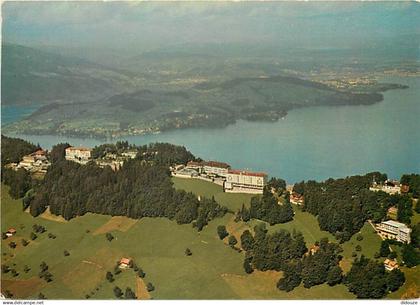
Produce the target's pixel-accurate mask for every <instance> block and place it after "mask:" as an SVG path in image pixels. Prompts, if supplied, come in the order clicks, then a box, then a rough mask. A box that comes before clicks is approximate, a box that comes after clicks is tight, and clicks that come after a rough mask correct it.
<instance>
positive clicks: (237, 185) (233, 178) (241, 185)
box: [223, 170, 267, 194]
mask: <svg viewBox="0 0 420 305" xmlns="http://www.w3.org/2000/svg"><path fill="white" fill-rule="evenodd" d="M266 184H267V174H265V173H258V172H249V171H243V170H228V173H227V174H226V181H225V183H224V184H223V189H224V191H225V192H228V193H251V194H262V193H263V191H264V186H265V185H266Z"/></svg>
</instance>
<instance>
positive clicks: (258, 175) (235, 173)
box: [228, 169, 267, 177]
mask: <svg viewBox="0 0 420 305" xmlns="http://www.w3.org/2000/svg"><path fill="white" fill-rule="evenodd" d="M228 173H229V174H234V175H244V176H254V177H266V176H267V174H266V173H262V172H259V173H258V172H248V171H243V170H237V169H231V170H229V171H228Z"/></svg>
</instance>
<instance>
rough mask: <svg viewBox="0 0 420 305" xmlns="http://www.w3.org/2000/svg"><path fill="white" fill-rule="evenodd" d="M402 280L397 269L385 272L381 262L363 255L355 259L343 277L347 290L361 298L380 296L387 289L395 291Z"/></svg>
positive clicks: (402, 282)
mask: <svg viewBox="0 0 420 305" xmlns="http://www.w3.org/2000/svg"><path fill="white" fill-rule="evenodd" d="M404 282H405V276H404V273H403V272H401V271H400V270H399V269H395V270H393V271H391V272H387V271H386V270H385V267H384V265H383V264H382V263H380V262H377V261H374V260H370V259H368V258H366V257H364V256H363V255H362V256H361V257H360V259H358V258H356V259H355V261H354V262H353V265H352V267H351V269H350V271H349V272H348V273H347V274H346V276H345V278H344V283H345V284H346V285H347V287H348V289H349V291H350V292H353V293H354V294H355V295H356V296H357V297H358V298H363V299H379V298H382V297H384V296H385V295H386V294H387V293H388V291H396V290H397V289H398V288H399V287H401V286H402V284H404Z"/></svg>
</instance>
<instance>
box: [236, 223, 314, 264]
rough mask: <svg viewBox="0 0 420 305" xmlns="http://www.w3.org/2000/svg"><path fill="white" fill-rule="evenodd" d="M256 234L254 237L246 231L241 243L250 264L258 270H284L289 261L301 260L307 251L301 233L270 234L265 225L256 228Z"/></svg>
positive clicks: (282, 232)
mask: <svg viewBox="0 0 420 305" xmlns="http://www.w3.org/2000/svg"><path fill="white" fill-rule="evenodd" d="M254 232H255V234H254V236H252V234H251V233H250V232H249V231H244V232H243V233H242V235H241V243H242V247H243V249H244V250H245V251H246V255H245V256H246V258H247V259H248V261H249V263H250V264H252V266H253V267H254V268H256V269H258V270H261V271H266V270H283V269H284V267H285V265H286V264H287V263H288V262H289V261H291V260H295V259H300V258H301V257H302V255H303V254H304V253H305V252H306V251H307V248H306V245H305V241H304V238H303V236H302V234H301V233H296V232H293V234H290V233H289V232H288V231H286V230H279V231H277V232H275V233H272V234H268V231H267V229H266V227H265V225H264V224H260V225H257V226H255V228H254Z"/></svg>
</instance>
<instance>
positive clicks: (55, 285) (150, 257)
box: [1, 178, 415, 299]
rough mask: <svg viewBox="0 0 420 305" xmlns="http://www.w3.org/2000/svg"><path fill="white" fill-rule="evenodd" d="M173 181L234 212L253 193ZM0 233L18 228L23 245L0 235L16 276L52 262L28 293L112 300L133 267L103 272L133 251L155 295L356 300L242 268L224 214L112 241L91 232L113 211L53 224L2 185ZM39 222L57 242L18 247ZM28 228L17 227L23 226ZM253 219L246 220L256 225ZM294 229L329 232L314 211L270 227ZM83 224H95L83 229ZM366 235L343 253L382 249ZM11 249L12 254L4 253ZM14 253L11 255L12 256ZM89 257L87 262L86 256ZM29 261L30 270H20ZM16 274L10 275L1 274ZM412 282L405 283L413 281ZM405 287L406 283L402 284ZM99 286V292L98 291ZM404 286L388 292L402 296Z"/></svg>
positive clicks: (147, 221) (148, 227)
mask: <svg viewBox="0 0 420 305" xmlns="http://www.w3.org/2000/svg"><path fill="white" fill-rule="evenodd" d="M173 180H174V183H175V186H176V187H182V188H184V189H187V190H191V191H192V190H195V192H196V193H197V194H199V195H206V196H211V195H214V196H215V197H216V199H217V200H218V201H219V202H221V203H223V204H225V205H227V206H228V207H230V208H231V209H233V210H235V209H237V208H239V207H240V206H241V205H242V203H243V202H244V201H247V203H249V199H250V197H251V196H249V195H237V194H225V193H223V192H222V189H221V187H218V186H216V185H214V184H212V183H207V182H204V181H199V180H187V179H180V178H174V179H173ZM1 212H2V216H1V217H2V231H5V230H6V229H7V228H8V227H10V226H13V227H16V228H17V229H18V235H17V236H16V237H14V238H15V239H17V243H18V247H17V249H15V250H11V249H10V248H9V247H8V246H7V244H8V243H9V241H10V240H7V241H6V242H5V241H2V263H5V262H6V263H7V264H8V265H12V264H13V263H15V264H16V266H15V268H16V269H17V270H18V272H19V273H20V275H19V276H18V277H17V278H15V279H18V280H22V279H29V278H37V274H38V271H39V264H40V262H41V261H46V262H47V264H48V265H49V266H50V270H51V273H52V274H53V275H54V281H53V282H51V283H49V284H45V283H44V282H42V286H41V287H35V288H36V289H35V288H34V289H33V291H31V295H29V296H27V297H31V296H32V297H36V296H37V295H38V293H39V292H40V291H42V292H43V293H44V294H45V295H46V296H47V297H48V298H70V299H74V298H84V297H85V295H86V294H90V293H92V291H93V292H94V294H93V295H92V298H99V299H109V298H114V295H113V292H112V289H113V287H114V286H116V285H117V286H119V287H120V288H122V289H123V290H125V288H126V287H131V288H132V289H133V290H135V287H136V286H135V275H134V273H133V271H131V270H128V271H123V273H122V274H120V275H117V276H116V281H115V282H114V283H112V284H111V283H108V282H107V281H106V280H105V279H104V277H105V273H106V271H111V270H112V269H113V267H114V265H115V262H116V260H118V259H119V258H120V257H122V256H128V257H132V258H133V259H134V260H135V261H136V263H137V264H138V265H139V266H140V267H141V268H142V269H143V270H144V271H145V273H146V278H145V279H144V280H145V282H146V283H147V282H152V283H153V284H154V285H155V287H156V290H155V291H154V292H152V293H151V296H152V297H153V298H155V299H239V298H246V299H249V298H258V299H342V298H345V299H350V298H354V296H353V294H351V293H349V292H348V291H347V289H346V287H345V286H343V285H339V286H336V287H332V288H331V287H329V286H328V285H320V286H316V287H312V288H311V289H305V288H303V287H302V286H300V287H298V288H296V289H295V290H294V291H292V292H290V293H285V292H282V291H279V290H278V289H276V288H275V283H276V282H277V280H278V278H279V277H280V275H279V274H267V273H261V272H260V273H259V272H257V273H254V274H252V275H246V274H245V273H244V271H243V268H242V262H243V253H237V252H236V251H233V250H232V249H230V248H229V247H227V246H225V245H224V243H223V242H222V241H220V240H219V239H218V237H217V235H216V227H217V225H219V224H225V225H228V226H229V224H231V223H232V221H231V219H232V215H229V214H228V215H226V216H225V217H223V218H221V219H216V220H214V221H212V222H211V223H210V225H209V226H208V227H206V228H205V229H204V230H203V231H202V232H200V233H199V232H197V231H195V230H194V229H192V227H191V226H190V225H177V224H176V223H174V222H172V221H169V220H167V219H164V218H155V219H151V218H144V219H141V220H140V221H138V222H137V223H136V224H134V225H133V226H132V227H131V228H130V229H129V230H127V231H126V232H121V231H113V232H112V234H113V235H114V237H115V240H113V241H112V242H108V241H107V240H106V239H105V236H104V234H99V235H93V234H92V232H94V231H95V230H96V229H97V228H99V227H100V226H102V225H103V224H105V223H106V222H107V221H109V220H110V219H111V217H110V216H104V215H93V214H88V215H85V216H82V217H78V218H76V219H73V220H71V221H70V222H65V223H63V222H55V221H50V220H45V219H42V218H40V217H38V218H32V217H31V216H30V215H29V214H28V213H25V212H22V211H21V202H20V200H12V199H11V198H10V197H9V196H8V194H7V187H4V186H2V201H1ZM34 223H38V224H42V225H44V226H45V227H46V228H47V230H48V232H52V233H54V234H55V235H57V238H56V239H55V240H51V239H48V237H47V234H48V233H44V234H41V235H39V237H38V239H37V240H36V241H34V242H32V243H31V244H30V245H28V246H27V247H26V248H23V247H22V246H21V245H20V239H21V238H22V237H24V238H27V239H28V237H29V234H30V232H31V227H32V225H33V224H34ZM21 224H22V225H24V226H25V228H24V229H20V225H21ZM252 224H253V222H251V223H250V224H249V225H252ZM276 228H285V229H288V230H292V229H293V228H295V229H297V230H300V231H302V233H303V234H304V236H305V240H306V241H307V243H308V244H309V243H313V241H314V240H317V239H319V238H321V237H324V236H325V237H329V238H330V239H332V240H334V239H333V237H332V236H331V235H330V234H329V233H328V232H323V231H320V229H319V227H318V224H317V222H316V219H315V217H313V216H312V215H310V214H308V213H304V212H301V211H299V210H297V209H296V215H295V219H294V221H292V222H290V223H287V224H280V225H276V226H272V227H270V230H274V229H276ZM86 230H90V232H89V233H86ZM361 233H362V235H363V236H364V239H363V241H361V242H357V241H356V240H355V237H353V238H352V240H351V241H349V242H347V243H345V244H344V245H343V249H344V256H345V258H347V259H351V257H349V256H350V255H351V252H352V251H353V249H354V246H355V244H357V243H359V244H360V245H361V246H362V252H363V253H364V254H365V255H368V256H372V255H373V253H374V252H376V251H377V250H376V249H379V241H378V240H377V239H376V238H375V237H376V235H374V234H373V233H371V232H370V228H369V225H368V224H366V225H365V226H364V227H363V229H362V231H361ZM187 247H188V248H190V249H191V250H192V252H193V255H192V256H191V257H187V256H185V255H184V250H185V248H187ZM64 249H66V250H68V251H70V253H71V255H70V256H69V257H64V255H63V251H64ZM3 253H6V254H7V255H3ZM11 253H14V254H15V257H13V258H11V257H9V255H10V254H11ZM83 261H85V262H83ZM25 264H27V265H29V266H30V267H31V268H32V270H31V271H30V272H29V273H27V274H26V273H24V272H23V266H24V265H25ZM406 276H407V279H408V280H407V282H409V283H412V282H413V281H415V274H414V273H413V272H412V270H410V271H409V273H406ZM3 278H4V279H11V276H10V274H7V275H5V276H4V277H3ZM408 286H409V285H407V287H408ZM404 287H406V286H404ZM96 289H98V290H96ZM404 292H405V290H402V289H400V290H399V291H398V292H396V293H394V294H392V295H390V297H392V298H399V297H400V295H401V294H403V293H404Z"/></svg>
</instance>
